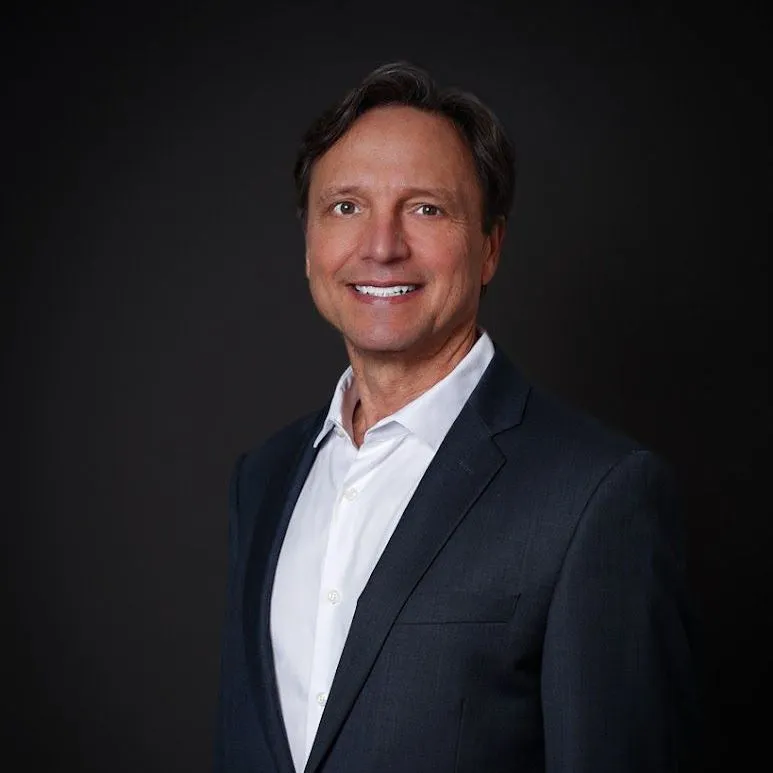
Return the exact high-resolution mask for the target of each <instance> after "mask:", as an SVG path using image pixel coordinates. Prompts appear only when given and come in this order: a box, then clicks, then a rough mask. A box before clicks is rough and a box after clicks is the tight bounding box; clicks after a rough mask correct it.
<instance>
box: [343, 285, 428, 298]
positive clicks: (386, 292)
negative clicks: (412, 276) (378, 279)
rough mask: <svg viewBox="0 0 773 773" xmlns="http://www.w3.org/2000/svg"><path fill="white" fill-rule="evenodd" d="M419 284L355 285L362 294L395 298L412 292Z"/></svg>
mask: <svg viewBox="0 0 773 773" xmlns="http://www.w3.org/2000/svg"><path fill="white" fill-rule="evenodd" d="M417 287H418V285H392V286H391V287H376V286H374V285H354V289H355V290H356V291H357V292H358V293H360V294H361V295H373V296H375V297H377V298H393V297H394V296H397V295H406V294H407V293H412V292H413V291H414V290H415V289H416V288H417Z"/></svg>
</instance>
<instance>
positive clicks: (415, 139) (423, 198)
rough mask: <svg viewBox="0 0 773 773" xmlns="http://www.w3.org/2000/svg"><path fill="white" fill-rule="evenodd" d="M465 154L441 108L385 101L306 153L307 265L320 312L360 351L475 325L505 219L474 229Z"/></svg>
mask: <svg viewBox="0 0 773 773" xmlns="http://www.w3.org/2000/svg"><path fill="white" fill-rule="evenodd" d="M481 217H482V195H481V190H480V185H479V183H478V179H477V176H476V173H475V166H474V161H473V158H472V154H471V153H470V151H469V149H468V148H467V146H466V145H465V143H464V141H463V140H462V139H461V137H460V136H459V134H458V133H457V130H456V129H455V127H454V126H453V124H452V123H451V122H450V121H449V120H447V119H446V118H444V117H442V116H438V115H434V114H431V113H426V112H423V111H420V110H417V109H415V108H411V107H403V106H388V107H380V108H375V109H373V110H370V111H368V112H367V113H365V114H364V115H363V116H361V117H360V118H359V119H358V120H357V121H356V122H355V123H354V125H353V126H352V127H351V129H349V131H348V132H347V133H346V134H345V135H344V136H343V137H342V138H341V139H340V140H339V141H338V142H337V143H336V144H335V145H333V147H331V148H330V149H329V150H328V151H327V152H326V153H325V154H324V155H323V156H321V157H320V158H319V159H318V160H317V161H316V163H315V164H314V167H313V170H312V173H311V180H310V185H309V199H308V215H307V223H306V275H307V277H308V279H309V285H310V288H311V293H312V296H313V298H314V302H315V303H316V305H317V308H318V309H319V311H320V313H321V314H322V315H323V316H324V317H325V318H326V319H327V320H328V321H329V322H330V323H331V324H332V325H334V326H335V327H336V328H337V329H338V330H340V331H341V333H342V334H343V336H344V339H345V341H346V343H347V345H348V346H349V347H350V348H351V347H353V348H354V349H355V350H356V351H357V352H359V353H361V354H365V355H368V354H370V355H374V354H386V353H395V354H397V353H400V354H403V355H406V356H409V357H412V356H417V357H420V358H422V357H428V356H429V357H433V356H436V355H438V354H439V353H442V352H443V351H444V350H446V349H448V348H453V347H454V344H455V342H458V341H461V340H463V339H464V338H465V336H466V335H468V334H469V331H470V329H471V327H473V326H474V325H475V319H476V315H477V311H478V303H479V299H480V288H481V285H482V284H487V283H488V282H489V281H490V280H491V277H492V276H493V275H494V271H495V270H496V266H497V261H498V259H499V249H500V244H501V240H502V235H503V227H502V226H499V225H498V226H495V227H494V229H493V230H492V233H491V234H489V235H486V234H484V233H483V230H482V225H481Z"/></svg>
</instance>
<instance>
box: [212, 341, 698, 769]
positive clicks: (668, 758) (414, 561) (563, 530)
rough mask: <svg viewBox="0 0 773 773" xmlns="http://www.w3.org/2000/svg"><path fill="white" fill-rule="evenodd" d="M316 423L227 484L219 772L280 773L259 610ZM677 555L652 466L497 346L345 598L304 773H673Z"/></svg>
mask: <svg viewBox="0 0 773 773" xmlns="http://www.w3.org/2000/svg"><path fill="white" fill-rule="evenodd" d="M325 414H326V411H325V410H323V411H320V412H319V413H317V414H314V415H313V416H310V417H307V418H305V419H302V420H300V421H297V422H296V423H294V424H292V425H291V426H289V427H287V428H285V429H284V430H282V431H280V432H279V433H278V434H276V435H275V436H274V437H273V438H271V439H270V440H269V441H268V442H266V443H265V444H264V445H263V446H262V447H260V448H259V449H257V450H255V451H252V452H251V453H249V454H245V455H244V456H242V457H241V458H240V459H239V461H238V462H237V464H236V467H235V470H234V473H233V476H232V480H231V488H230V508H229V510H230V520H229V569H228V581H227V602H226V615H225V623H224V628H223V640H222V650H221V661H222V662H221V683H220V697H219V707H218V716H217V727H216V732H215V764H214V769H215V771H216V773H292V771H293V765H292V760H291V756H290V750H289V746H288V743H287V737H286V734H285V730H284V725H283V721H282V717H281V709H280V704H279V697H278V691H277V684H276V676H275V672H274V664H273V656H272V649H271V640H270V632H269V619H270V614H269V610H270V599H271V591H272V583H273V578H274V572H275V570H276V565H277V560H278V557H279V550H280V548H281V545H282V539H283V537H284V534H285V532H286V529H287V525H288V523H289V520H290V517H291V515H292V511H293V508H294V506H295V502H296V500H297V498H298V495H299V494H300V491H301V488H302V486H303V483H304V481H305V479H306V476H307V475H308V473H309V470H310V468H311V465H312V463H313V461H314V457H315V453H316V451H315V449H314V448H313V440H314V438H315V436H316V435H317V433H318V432H319V430H320V429H321V426H322V421H323V419H324V417H325ZM684 552H685V551H684V539H683V533H682V520H681V511H680V508H679V497H678V495H677V492H676V488H675V486H674V482H673V476H672V475H671V473H670V471H669V469H668V468H667V466H666V465H664V464H663V463H662V462H661V460H660V459H658V458H657V457H656V456H655V455H653V454H652V453H650V452H649V451H647V450H645V449H643V448H641V447H639V446H638V445H637V444H636V443H634V442H632V441H631V440H629V439H627V438H625V437H622V436H619V435H616V434H614V433H611V432H609V431H607V430H606V429H604V428H602V427H601V426H600V425H599V424H598V423H597V422H596V421H594V420H593V419H591V418H589V417H586V416H584V415H582V414H579V413H577V412H575V411H573V410H571V409H569V408H567V407H565V406H564V405H562V404H561V403H560V402H558V401H556V400H554V399H553V398H551V397H550V396H548V395H546V394H544V393H542V392H541V391H540V390H538V389H536V388H534V387H532V386H531V385H529V384H528V383H527V382H526V380H525V379H524V378H523V376H522V375H521V374H520V372H519V371H518V369H517V368H516V367H515V366H513V365H512V364H511V363H510V362H509V361H508V359H507V358H506V357H505V355H504V354H503V353H502V351H501V350H500V349H498V348H497V349H496V352H495V355H494V359H493V360H492V362H491V363H490V365H489V367H488V368H487V370H486V372H485V373H484V375H483V377H482V379H481V381H480V383H479V384H478V386H477V387H476V389H475V391H474V392H473V394H472V395H471V397H470V399H469V400H468V401H467V403H466V404H465V406H464V408H463V409H462V412H461V413H460V415H459V417H458V418H457V420H456V421H455V423H454V424H453V426H452V427H451V429H450V431H449V432H448V435H447V436H446V438H445V440H444V442H443V443H442V445H441V446H440V448H439V449H438V452H437V454H436V456H435V458H434V459H433V461H432V463H431V464H430V467H429V468H428V470H427V472H426V473H425V475H424V477H423V478H422V480H421V482H420V484H419V487H418V488H417V490H416V492H415V493H414V495H413V497H412V499H411V501H410V502H409V504H408V506H407V508H406V510H405V512H404V514H403V516H402V519H401V521H400V523H399V524H398V526H397V529H396V530H395V532H394V534H393V536H392V538H391V540H390V541H389V543H388V544H387V546H386V549H385V550H384V553H383V555H382V556H381V559H380V560H379V562H378V564H377V565H376V568H375V570H374V572H373V574H372V575H371V577H370V580H369V581H368V583H367V585H366V587H365V589H364V591H363V592H362V594H361V596H360V598H359V599H358V602H357V608H356V612H355V615H354V619H353V622H352V626H351V629H350V632H349V636H348V638H347V640H346V644H345V646H344V650H343V653H342V655H341V659H340V662H339V665H338V669H337V671H336V674H335V678H334V681H333V684H332V686H331V689H330V692H329V696H328V701H327V704H326V706H325V710H324V713H323V716H322V720H321V723H320V726H319V730H318V732H317V736H316V738H315V740H314V744H313V747H312V749H311V754H310V758H309V760H308V763H307V765H306V768H305V770H306V771H307V772H308V773H387V772H389V773H428V772H432V771H440V772H442V773H445V771H448V773H500V772H501V773H504V772H505V771H508V773H545V772H549V773H607V772H608V773H645V772H646V773H670V772H671V771H684V770H687V769H688V767H689V761H690V758H691V756H692V752H693V743H694V737H695V728H696V705H697V700H696V690H695V677H694V667H693V654H692V649H693V623H692V616H691V609H690V603H689V598H688V596H689V593H688V589H687V583H686V571H685V558H684Z"/></svg>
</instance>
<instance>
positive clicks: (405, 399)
mask: <svg viewBox="0 0 773 773" xmlns="http://www.w3.org/2000/svg"><path fill="white" fill-rule="evenodd" d="M477 337H478V335H477V328H476V326H475V325H472V326H471V327H470V328H469V329H467V330H465V331H463V333H462V334H461V335H459V336H456V337H454V339H452V340H450V341H447V342H446V343H445V345H444V346H443V347H441V349H440V350H438V351H435V352H433V353H431V354H426V355H424V356H420V357H405V356H403V355H402V353H394V354H393V353H389V354H388V355H384V354H383V353H378V354H375V355H374V354H373V353H371V352H362V351H358V350H356V349H354V348H353V347H347V348H348V349H349V359H350V361H351V365H352V371H353V372H354V378H355V380H356V382H357V389H358V392H359V398H360V399H359V402H358V403H357V405H356V406H355V408H354V415H353V417H352V429H353V434H354V442H355V444H356V445H357V446H360V445H361V444H362V441H363V438H364V436H365V433H366V432H367V431H368V430H369V429H370V428H371V427H372V426H373V425H374V424H376V423H377V422H378V421H380V420H381V419H383V418H384V417H385V416H389V415H391V414H393V413H394V412H395V411H399V410H400V408H402V407H403V406H405V405H407V404H408V403H410V402H411V401H412V400H415V399H416V398H417V397H419V395H422V394H424V392H426V391H427V390H428V389H430V388H432V387H433V386H434V385H435V384H437V382H438V381H440V380H442V379H443V378H445V377H446V376H447V375H448V374H449V373H450V372H451V371H452V370H453V369H454V368H455V367H456V366H457V365H458V364H459V363H460V362H461V361H462V360H463V359H464V357H465V356H466V355H467V353H468V352H469V351H470V349H472V347H473V345H474V344H475V341H476V339H477Z"/></svg>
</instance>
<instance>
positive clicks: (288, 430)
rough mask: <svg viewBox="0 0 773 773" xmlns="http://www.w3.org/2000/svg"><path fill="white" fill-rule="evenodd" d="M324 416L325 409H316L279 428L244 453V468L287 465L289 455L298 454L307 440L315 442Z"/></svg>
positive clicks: (245, 469)
mask: <svg viewBox="0 0 773 773" xmlns="http://www.w3.org/2000/svg"><path fill="white" fill-rule="evenodd" d="M323 418H324V411H314V412H313V413H309V414H307V415H305V416H302V417H301V418H299V419H296V420H295V421H293V422H291V423H290V424H287V425H285V426H284V427H282V428H281V429H279V430H277V431H276V432H274V433H273V434H272V435H270V436H269V437H268V438H267V439H266V440H264V441H263V442H262V443H260V444H259V445H257V446H255V447H253V448H252V449H250V450H249V451H247V452H246V453H244V454H243V455H242V469H243V470H244V471H247V470H250V469H255V468H265V467H266V466H276V465H280V466H283V465H286V464H287V463H288V462H289V459H288V457H292V456H294V455H295V454H297V453H298V452H299V451H300V450H301V449H302V448H304V447H305V446H306V443H307V442H308V443H311V442H313V440H314V434H315V430H316V432H318V431H319V428H321V426H322V420H323ZM313 433H314V434H313Z"/></svg>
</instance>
